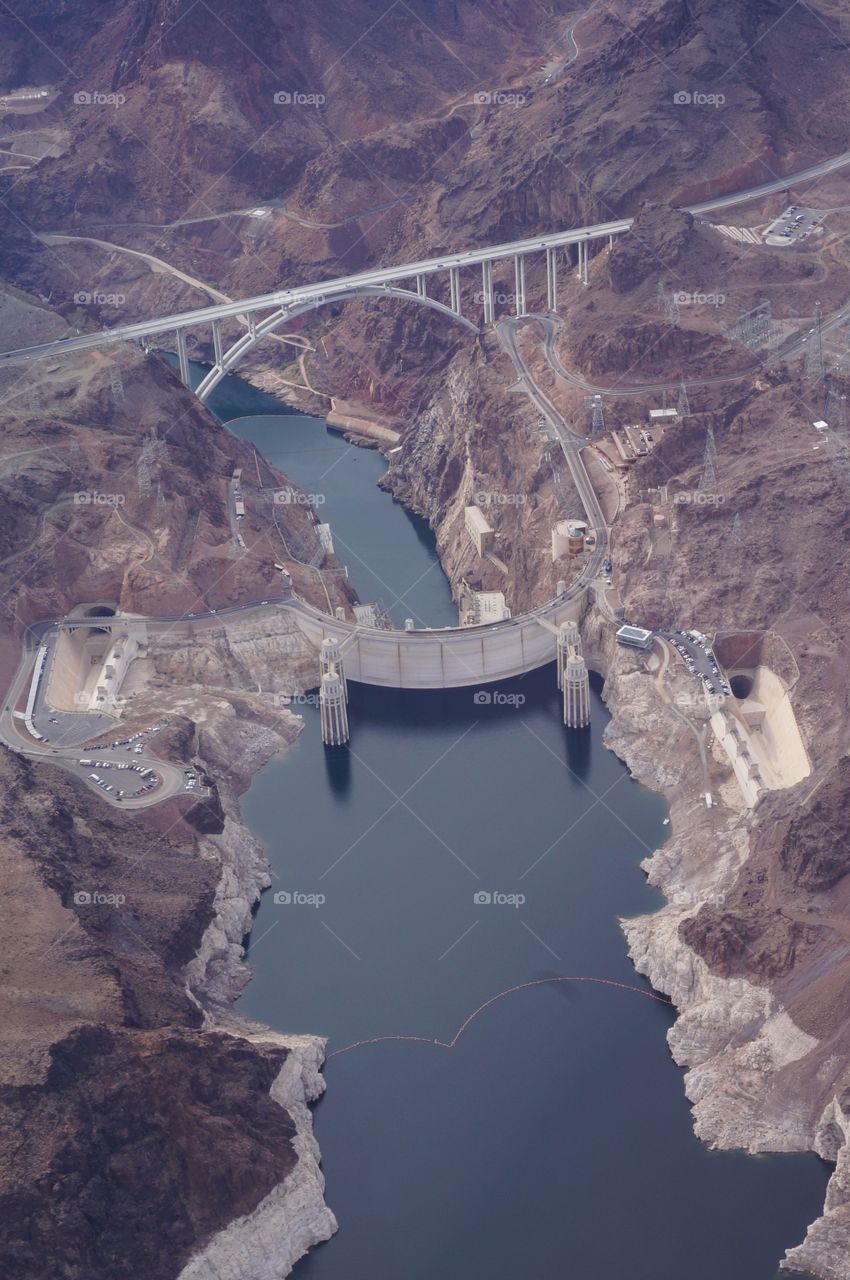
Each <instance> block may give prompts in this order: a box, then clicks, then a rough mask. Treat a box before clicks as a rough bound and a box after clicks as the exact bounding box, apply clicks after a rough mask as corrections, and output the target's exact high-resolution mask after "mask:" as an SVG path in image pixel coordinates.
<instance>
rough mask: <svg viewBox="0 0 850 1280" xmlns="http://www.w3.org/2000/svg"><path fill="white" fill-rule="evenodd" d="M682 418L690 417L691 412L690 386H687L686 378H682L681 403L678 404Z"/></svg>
mask: <svg viewBox="0 0 850 1280" xmlns="http://www.w3.org/2000/svg"><path fill="white" fill-rule="evenodd" d="M677 409H678V411H679V417H680V418H688V417H690V413H691V402H690V400H689V399H688V388H687V387H686V386H685V379H684V378H683V379H682V382H681V385H680V387H679V403H678V405H677Z"/></svg>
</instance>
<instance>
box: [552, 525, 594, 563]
mask: <svg viewBox="0 0 850 1280" xmlns="http://www.w3.org/2000/svg"><path fill="white" fill-rule="evenodd" d="M586 536H587V521H586V520H559V521H558V523H557V524H556V525H555V526H554V527H553V529H552V561H553V563H554V561H556V560H560V559H561V557H562V556H577V555H578V554H579V552H581V551H583V550H584V540H585V537H586Z"/></svg>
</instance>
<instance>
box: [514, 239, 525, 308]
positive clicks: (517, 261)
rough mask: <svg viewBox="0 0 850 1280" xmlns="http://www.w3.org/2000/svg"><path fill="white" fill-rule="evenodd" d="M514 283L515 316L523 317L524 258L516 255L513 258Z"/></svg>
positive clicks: (519, 254)
mask: <svg viewBox="0 0 850 1280" xmlns="http://www.w3.org/2000/svg"><path fill="white" fill-rule="evenodd" d="M514 281H515V285H516V314H517V315H518V316H524V315H525V258H524V257H523V255H522V254H521V253H518V254H517V255H516V257H515V258H514Z"/></svg>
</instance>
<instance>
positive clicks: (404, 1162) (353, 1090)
mask: <svg viewBox="0 0 850 1280" xmlns="http://www.w3.org/2000/svg"><path fill="white" fill-rule="evenodd" d="M211 407H212V408H213V409H214V411H215V412H216V413H217V414H218V415H219V416H220V417H221V418H222V419H223V420H225V421H231V420H235V421H233V422H232V429H233V430H235V431H236V432H237V433H238V434H239V435H240V436H242V437H243V438H246V439H250V440H252V441H254V442H255V443H256V444H257V446H258V448H260V449H261V451H262V452H263V453H264V454H265V456H266V457H268V458H269V459H270V460H271V461H272V462H274V463H276V464H277V465H278V466H280V467H281V468H282V469H283V470H284V471H285V472H286V473H287V474H288V475H289V476H290V477H291V478H292V479H293V480H294V481H296V482H297V483H298V484H300V485H301V487H302V488H303V489H304V490H305V491H307V492H311V493H317V494H322V495H323V497H324V502H323V504H322V510H321V512H320V516H321V518H322V519H323V520H327V521H329V522H330V524H331V526H332V529H333V533H334V541H335V544H336V547H337V553H338V556H339V559H340V560H341V561H342V562H343V563H346V564H348V566H349V570H350V578H351V582H352V584H353V586H354V587H355V588H356V590H357V591H358V593H359V595H360V597H361V599H363V600H373V599H376V598H381V599H382V600H383V602H384V604H385V605H386V607H387V608H388V609H389V611H390V612H391V613H392V615H393V617H394V618H395V619H396V621H403V618H404V617H414V618H415V619H416V620H417V623H418V624H420V625H429V624H430V625H436V626H441V625H446V624H449V623H451V624H454V622H455V620H456V614H455V609H454V606H453V605H452V603H451V596H450V592H449V589H448V586H447V584H446V582H445V579H444V577H443V575H442V572H441V570H440V567H439V564H438V562H437V560H436V555H435V552H434V545H433V539H432V538H431V536H430V533H429V532H428V529H427V526H425V525H424V524H422V523H421V522H418V521H415V520H412V519H411V518H410V516H409V515H408V514H407V513H406V512H405V511H404V509H403V508H402V507H401V506H399V505H398V504H397V503H394V502H393V500H392V499H391V498H390V497H389V496H388V495H387V494H384V493H382V492H381V491H379V490H377V489H376V487H375V486H376V482H377V480H378V479H379V478H380V475H381V474H382V473H383V470H384V465H385V464H384V462H383V460H382V458H381V457H380V455H379V454H377V453H374V452H370V451H363V450H360V449H356V448H352V447H350V446H349V445H348V444H347V443H346V441H345V440H344V438H343V437H341V436H339V435H337V434H335V433H332V432H329V431H328V430H327V429H326V427H325V424H324V423H323V422H322V421H321V420H319V419H315V418H307V417H304V416H303V415H299V414H293V413H289V412H286V411H283V410H282V407H281V406H280V404H279V403H278V402H277V401H275V400H273V399H272V398H271V397H269V396H265V395H262V394H261V393H258V392H256V391H254V390H253V389H251V388H250V387H248V386H247V385H246V384H244V383H242V382H240V381H239V380H237V379H229V380H227V381H225V382H224V383H222V384H221V386H220V387H219V388H218V389H217V390H216V392H215V393H214V394H213V396H212V397H211ZM295 709H296V710H298V711H300V712H301V713H302V714H303V716H304V720H305V728H304V732H303V733H302V735H301V737H300V739H299V741H298V744H297V745H296V746H295V747H294V748H293V749H292V750H291V751H289V752H288V753H287V754H286V755H285V756H283V757H282V758H280V759H278V760H275V761H272V762H271V763H270V764H269V765H268V766H267V767H266V768H265V769H264V770H263V771H262V773H261V774H260V775H259V776H258V777H257V778H256V780H255V782H254V784H253V786H252V788H251V790H250V792H249V793H248V794H247V795H246V796H245V797H244V800H243V808H244V812H245V815H246V818H247V821H248V822H249V824H250V826H251V827H252V829H253V830H254V831H255V832H256V833H257V834H258V835H259V836H260V837H261V838H262V839H263V840H264V841H265V843H266V846H267V849H268V855H269V859H270V861H271V864H272V866H273V887H272V889H271V890H270V891H269V892H268V893H266V894H265V895H264V897H263V899H262V902H261V904H260V906H259V909H258V911H257V914H256V919H255V922H254V929H253V933H252V936H251V943H250V960H251V964H252V968H253V971H254V976H253V979H252V981H251V982H250V984H249V985H248V987H247V989H246V991H245V994H244V996H243V997H242V999H241V1001H240V1005H239V1007H240V1009H241V1010H242V1011H243V1012H244V1013H246V1014H247V1015H249V1016H252V1017H255V1018H258V1019H261V1020H262V1021H264V1022H267V1023H269V1024H270V1025H271V1026H273V1027H275V1028H277V1029H279V1030H281V1031H287V1032H314V1033H317V1034H320V1035H323V1036H327V1037H328V1055H329V1056H328V1061H327V1064H326V1068H325V1078H326V1081H327V1092H326V1095H325V1097H324V1098H323V1099H322V1101H321V1102H320V1103H319V1104H318V1106H317V1107H316V1110H315V1126H316V1134H317V1137H318V1140H319V1143H320V1146H321V1149H322V1157H323V1168H324V1172H325V1176H326V1178H327V1200H328V1203H329V1205H330V1206H331V1208H332V1209H333V1210H334V1212H335V1214H336V1216H337V1218H338V1219H339V1224H340V1230H339V1233H338V1234H337V1236H335V1237H334V1239H333V1240H331V1241H330V1242H329V1243H327V1244H324V1245H321V1246H320V1247H319V1248H318V1249H316V1250H314V1251H313V1252H312V1253H311V1254H310V1255H309V1256H308V1257H307V1258H305V1259H304V1260H302V1262H300V1263H299V1264H298V1266H297V1267H296V1270H295V1272H294V1273H293V1274H294V1276H295V1277H296V1280H436V1278H437V1277H439V1278H440V1280H484V1278H485V1277H486V1280H518V1278H519V1280H589V1278H590V1277H593V1278H594V1280H597V1278H598V1280H684V1278H686V1280H775V1278H776V1277H777V1276H778V1275H779V1271H778V1264H779V1261H780V1258H781V1256H782V1254H783V1252H784V1249H785V1248H786V1247H788V1246H790V1245H793V1244H796V1243H798V1242H799V1240H800V1239H802V1236H803V1234H804V1231H805V1227H806V1224H807V1223H808V1222H810V1221H811V1220H812V1219H813V1218H814V1217H816V1216H817V1214H818V1213H819V1212H820V1210H821V1207H822V1204H823V1198H824V1191H825V1186H826V1180H827V1174H828V1169H827V1166H825V1165H824V1164H822V1163H821V1162H820V1161H819V1160H817V1159H816V1158H815V1157H814V1156H809V1155H799V1156H771V1157H760V1158H753V1157H748V1156H745V1155H743V1154H740V1153H719V1152H710V1151H708V1150H707V1149H706V1148H705V1147H704V1146H702V1145H701V1144H700V1143H699V1142H698V1141H697V1140H696V1138H695V1137H694V1136H693V1132H692V1125H691V1119H690V1109H689V1106H688V1103H687V1101H686V1099H685V1097H684V1091H683V1085H682V1073H681V1071H680V1070H679V1069H678V1068H677V1067H676V1066H675V1064H674V1063H673V1062H672V1060H671V1058H670V1055H669V1052H668V1049H667V1045H666V1040H665V1035H666V1032H667V1030H668V1028H669V1027H670V1026H671V1024H672V1021H673V1014H672V1011H671V1009H670V1008H669V1006H668V1005H667V1004H666V1003H664V1002H662V1001H659V1000H657V999H654V998H652V992H651V991H650V988H649V987H648V985H647V984H646V983H645V981H644V980H643V979H642V978H640V977H639V976H638V975H636V974H635V972H634V970H633V968H632V966H631V965H630V963H629V960H628V957H627V954H626V948H625V942H624V939H623V936H622V933H621V931H620V928H619V925H618V919H619V917H621V916H630V915H637V914H641V913H643V912H646V911H651V910H653V909H654V908H655V907H656V906H658V905H659V903H660V898H659V895H658V894H657V893H656V892H655V891H654V890H653V889H651V888H649V887H648V886H647V884H646V883H645V879H644V875H643V872H642V871H641V869H640V865H639V864H640V861H641V859H642V858H643V857H645V856H646V855H647V854H648V853H649V852H651V851H652V850H653V849H654V848H656V847H657V846H658V845H660V844H661V843H663V841H664V839H665V838H666V835H667V832H668V830H669V829H668V828H667V827H665V826H664V825H663V820H664V817H665V812H666V811H665V806H664V803H663V801H662V799H661V798H660V797H659V796H657V795H655V794H654V793H652V792H650V791H648V790H646V789H644V788H642V787H640V786H639V785H638V784H637V783H635V782H634V781H632V779H631V778H630V777H629V775H628V772H627V770H626V769H625V767H624V766H623V765H622V763H621V762H620V761H619V760H617V759H616V757H615V756H613V755H612V753H611V752H609V751H607V750H606V749H605V747H604V746H603V743H602V734H603V730H604V728H605V725H606V723H607V720H608V716H607V713H606V711H605V708H604V705H603V703H602V701H601V699H600V697H599V689H598V687H596V688H595V689H594V693H593V705H592V716H593V721H592V727H591V729H590V731H589V733H586V734H580V733H579V734H576V733H572V734H570V733H568V732H567V731H566V730H565V729H564V727H563V725H562V723H561V715H560V697H559V694H558V692H557V689H556V687H555V671H554V664H553V665H552V666H551V667H548V668H546V669H544V670H542V671H538V672H534V673H532V674H530V675H527V676H525V677H523V678H522V679H518V680H513V681H508V682H505V683H504V684H503V685H500V686H498V687H497V688H494V687H492V686H488V687H485V688H482V689H480V690H474V689H460V690H451V691H445V692H442V693H430V692H429V693H423V692H398V691H393V690H382V689H374V688H366V687H364V686H360V685H351V686H350V719H351V727H352V738H351V744H350V749H348V750H344V751H342V752H334V753H331V752H328V751H326V750H325V748H323V746H322V744H321V741H320V738H319V725H318V712H317V710H316V708H315V707H314V706H313V705H312V704H311V703H310V702H309V701H308V702H306V703H305V704H304V705H303V706H299V707H297V708H295ZM276 895H277V899H278V900H277V901H276V900H275V896H276ZM565 979H566V980H565ZM589 979H590V980H592V981H589ZM599 980H603V981H599ZM618 984H619V985H618ZM501 993H507V994H501ZM476 1011H479V1012H477V1013H476ZM473 1014H474V1015H475V1016H473V1017H472V1018H471V1020H469V1019H470V1015H473ZM464 1026H465V1029H464V1030H463V1031H462V1032H461V1034H460V1035H458V1032H459V1030H460V1029H461V1028H463V1027H464ZM384 1037H392V1038H384ZM364 1041H365V1042H369V1041H374V1042H373V1043H361V1042H364ZM435 1042H439V1043H435ZM352 1045H354V1046H356V1047H353V1048H351V1047H349V1046H352ZM449 1046H450V1047H449Z"/></svg>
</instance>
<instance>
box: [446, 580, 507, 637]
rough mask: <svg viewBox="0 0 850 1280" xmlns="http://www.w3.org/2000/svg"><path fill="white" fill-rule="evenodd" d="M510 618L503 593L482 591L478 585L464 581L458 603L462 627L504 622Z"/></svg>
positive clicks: (459, 619)
mask: <svg viewBox="0 0 850 1280" xmlns="http://www.w3.org/2000/svg"><path fill="white" fill-rule="evenodd" d="M510 616H511V611H510V609H509V608H508V606H507V604H506V603H505V596H504V593H503V592H501V591H482V590H481V589H480V587H479V585H478V584H477V583H469V582H466V581H464V583H463V584H462V587H461V592H460V599H459V601H458V621H459V622H460V625H461V626H462V627H479V626H482V625H484V624H486V623H489V622H504V621H505V620H506V619H507V618H510Z"/></svg>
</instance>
